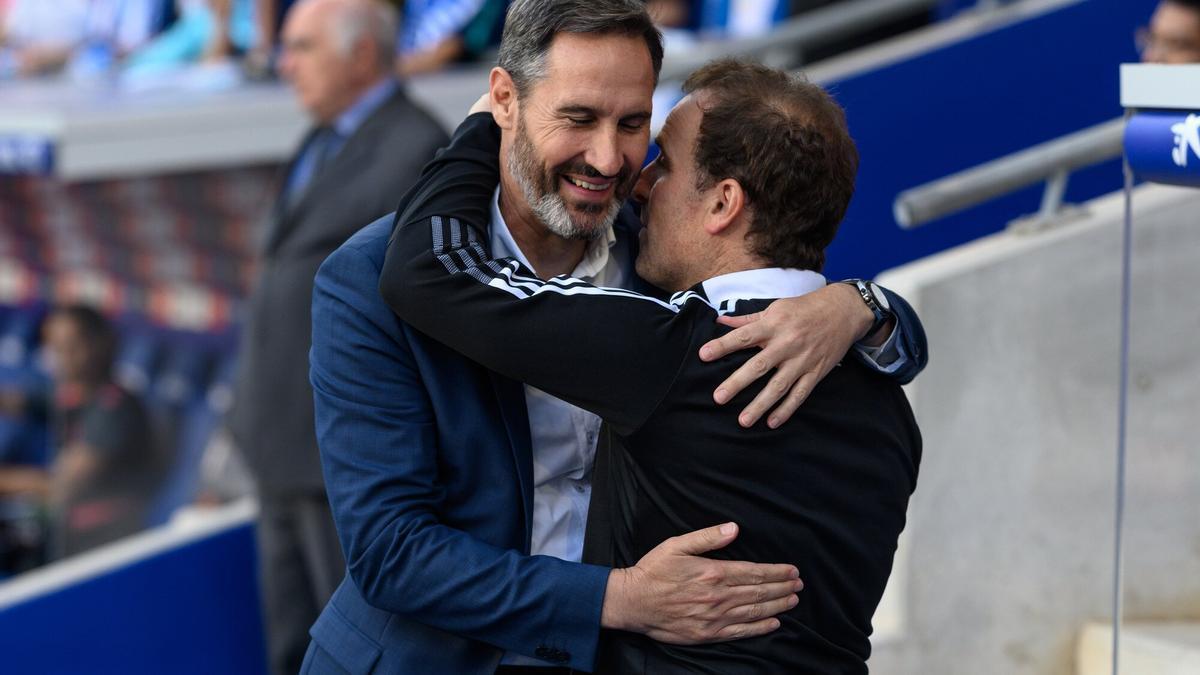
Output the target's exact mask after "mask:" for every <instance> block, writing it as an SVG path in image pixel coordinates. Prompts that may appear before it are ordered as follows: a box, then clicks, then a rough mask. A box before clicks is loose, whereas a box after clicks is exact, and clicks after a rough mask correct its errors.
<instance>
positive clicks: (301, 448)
mask: <svg viewBox="0 0 1200 675" xmlns="http://www.w3.org/2000/svg"><path fill="white" fill-rule="evenodd" d="M397 27H398V26H397V17H396V12H395V10H394V9H393V8H392V7H391V6H390V5H387V4H384V3H382V2H379V1H377V0H301V1H300V2H297V3H296V4H295V5H294V6H293V7H292V8H291V10H290V12H289V13H288V16H287V18H286V20H285V23H284V28H283V39H282V53H281V57H280V64H279V65H280V72H281V74H282V75H283V76H284V77H285V78H286V79H287V80H289V81H290V82H291V84H292V87H293V88H294V89H295V92H296V97H297V98H298V99H299V101H300V104H301V105H302V106H303V107H304V108H305V109H306V110H307V111H308V112H309V114H310V115H311V116H312V118H313V121H314V123H315V128H314V129H313V130H312V131H311V132H310V133H309V134H308V136H307V138H306V139H305V140H304V142H303V144H302V145H301V147H300V149H299V151H298V153H297V154H296V156H295V157H294V159H293V160H292V161H291V162H290V163H289V164H288V169H287V172H286V174H285V175H284V176H282V181H281V183H282V184H281V190H280V193H279V195H278V198H277V200H276V204H275V208H274V211H273V213H272V216H271V218H270V221H269V222H268V224H267V231H266V239H265V242H264V244H263V248H262V250H261V253H260V264H259V270H260V272H259V274H260V276H259V278H258V280H257V283H256V284H255V288H254V290H253V291H252V293H251V296H250V299H249V300H248V302H247V316H246V327H245V333H244V339H243V343H242V351H241V354H240V357H239V360H240V364H241V366H240V372H239V373H238V378H237V385H236V387H235V399H234V407H233V410H232V411H231V414H230V420H229V423H230V431H231V432H232V434H233V437H234V439H235V441H236V442H237V445H238V448H239V449H240V450H241V451H242V453H243V455H244V456H245V458H246V462H247V464H248V465H249V467H250V469H251V473H253V475H254V477H255V480H256V483H257V488H258V494H259V504H260V518H259V526H258V530H257V533H258V544H259V563H260V569H261V570H262V574H261V578H262V590H263V596H264V597H263V600H264V610H265V611H264V614H265V617H266V620H267V624H268V625H267V637H268V647H269V650H270V661H271V667H272V670H274V671H275V672H279V673H282V672H289V673H294V672H296V671H297V670H298V669H299V668H300V663H301V661H302V659H303V657H304V651H305V649H306V648H307V647H308V629H309V627H310V626H311V625H312V623H313V621H315V620H316V618H317V614H318V613H319V612H320V610H321V609H322V608H323V607H324V606H325V603H326V601H327V600H328V599H329V596H330V595H331V594H332V592H333V590H334V588H335V587H336V585H337V584H338V582H340V581H341V578H342V574H343V572H344V571H345V563H344V562H343V559H342V552H341V546H340V545H339V543H338V539H337V535H336V532H335V531H334V527H333V518H332V515H331V514H330V511H329V503H328V501H327V499H326V496H325V484H324V480H323V478H322V474H321V464H320V457H319V455H318V453H317V441H316V432H315V430H314V420H313V393H312V389H311V387H310V385H309V381H308V350H309V347H310V336H311V334H312V326H311V301H312V288H313V277H314V276H315V275H316V272H317V268H318V267H319V266H320V264H321V262H323V261H324V259H325V257H326V256H328V255H329V254H330V253H332V252H333V250H334V249H336V248H337V247H338V246H340V245H341V244H342V243H343V242H344V241H345V240H346V239H348V238H349V237H350V235H352V234H353V233H354V232H356V231H357V230H358V229H360V228H362V227H364V226H366V225H367V224H369V223H371V222H372V221H374V220H376V219H378V218H379V217H381V216H383V215H385V214H387V213H388V212H389V211H391V210H393V209H394V208H395V206H396V204H397V203H398V202H399V200H400V197H401V195H402V194H403V193H404V191H405V190H407V189H408V187H409V184H410V183H411V182H412V181H413V180H414V179H415V178H416V177H417V175H418V174H419V172H420V170H421V167H422V166H423V165H424V164H425V162H426V161H428V159H429V158H430V157H432V155H433V152H434V150H435V149H437V148H438V147H440V146H441V145H444V144H445V143H446V141H447V140H448V139H447V136H446V134H445V132H444V131H443V130H442V129H441V127H440V126H439V125H438V124H437V122H435V121H434V120H433V118H432V117H430V115H429V114H428V113H426V112H425V111H424V110H422V109H420V108H418V107H417V106H416V105H415V104H413V103H412V102H411V101H409V99H408V97H407V96H406V95H405V94H404V91H403V90H402V89H401V87H400V85H399V83H398V82H397V81H396V80H395V79H393V77H392V69H393V62H394V58H395V53H396V35H397ZM364 376H367V375H366V374H364Z"/></svg>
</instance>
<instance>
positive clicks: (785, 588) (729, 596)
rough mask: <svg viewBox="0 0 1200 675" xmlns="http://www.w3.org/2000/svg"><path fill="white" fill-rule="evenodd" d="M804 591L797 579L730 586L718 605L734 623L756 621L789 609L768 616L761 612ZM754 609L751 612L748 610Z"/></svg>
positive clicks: (802, 583)
mask: <svg viewBox="0 0 1200 675" xmlns="http://www.w3.org/2000/svg"><path fill="white" fill-rule="evenodd" d="M802 590H804V582H802V581H800V580H799V579H788V580H787V581H773V582H770V583H763V584H754V585H750V586H732V587H729V588H727V589H725V590H724V591H722V592H721V594H722V597H721V599H720V600H719V602H718V604H719V605H720V606H721V612H722V613H723V614H726V615H729V616H731V617H732V618H733V619H734V620H736V621H757V620H758V619H763V618H766V617H768V616H773V615H775V614H778V613H779V612H780V611H785V610H787V609H790V607H785V608H784V609H783V610H778V611H774V612H771V613H769V614H763V613H759V614H757V615H755V612H761V611H764V608H765V609H770V608H773V607H774V606H775V605H772V604H770V603H778V602H780V601H783V602H784V604H786V603H787V601H788V599H789V598H795V597H796V594H797V593H799V592H800V591H802ZM751 607H756V608H757V609H754V610H751V609H749V608H751Z"/></svg>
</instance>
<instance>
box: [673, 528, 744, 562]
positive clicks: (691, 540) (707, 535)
mask: <svg viewBox="0 0 1200 675" xmlns="http://www.w3.org/2000/svg"><path fill="white" fill-rule="evenodd" d="M737 534H738V527H737V524H735V523H724V524H722V525H714V526H713V527H706V528H704V529H703V530H696V531H694V532H688V533H687V534H681V535H679V536H678V537H671V538H670V539H668V540H666V541H664V542H663V543H662V544H659V546H665V547H668V548H670V550H671V551H672V552H674V553H677V554H680V555H700V554H701V553H708V552H709V551H715V550H717V549H719V548H724V547H725V546H728V545H729V543H730V542H732V541H733V540H734V539H736V538H737Z"/></svg>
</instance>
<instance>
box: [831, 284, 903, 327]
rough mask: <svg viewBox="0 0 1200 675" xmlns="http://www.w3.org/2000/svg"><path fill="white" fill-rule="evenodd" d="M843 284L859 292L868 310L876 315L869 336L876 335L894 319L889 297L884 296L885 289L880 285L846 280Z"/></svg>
mask: <svg viewBox="0 0 1200 675" xmlns="http://www.w3.org/2000/svg"><path fill="white" fill-rule="evenodd" d="M841 283H843V284H849V285H851V286H853V287H854V288H855V290H857V291H858V295H859V297H861V298H862V300H863V302H864V303H866V305H867V309H869V310H871V314H873V315H875V322H874V323H872V324H871V328H870V330H868V331H867V335H874V333H875V331H877V330H879V328H880V326H882V325H883V324H885V323H887V320H888V319H890V318H892V308H891V306H890V305H888V300H887V296H886V295H884V293H883V289H881V288H879V285H878V284H876V283H875V282H874V281H867V280H866V279H846V280H845V281H843V282H841Z"/></svg>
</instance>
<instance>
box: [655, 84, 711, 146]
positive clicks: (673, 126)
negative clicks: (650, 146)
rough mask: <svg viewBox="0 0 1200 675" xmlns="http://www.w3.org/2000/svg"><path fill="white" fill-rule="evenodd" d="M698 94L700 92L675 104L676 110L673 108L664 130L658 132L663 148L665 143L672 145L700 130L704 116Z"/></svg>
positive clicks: (660, 144) (659, 143)
mask: <svg viewBox="0 0 1200 675" xmlns="http://www.w3.org/2000/svg"><path fill="white" fill-rule="evenodd" d="M698 94H700V92H696V93H692V94H688V95H687V96H684V97H683V98H682V99H680V101H679V102H678V103H676V104H675V107H674V108H671V112H670V113H669V114H668V115H667V120H666V122H664V123H663V127H662V130H661V131H659V132H658V145H659V146H662V145H663V143H664V141H666V142H667V143H670V142H673V141H676V140H679V139H680V138H681V137H685V136H690V135H692V134H694V133H695V131H696V130H698V129H699V126H700V119H701V117H702V115H703V112H702V102H703V101H702V99H701V98H700V97H699V96H698Z"/></svg>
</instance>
